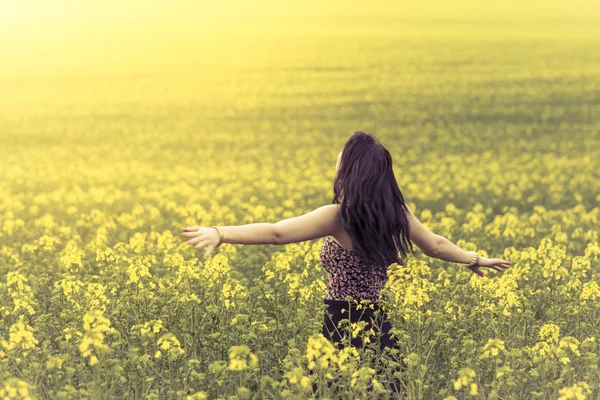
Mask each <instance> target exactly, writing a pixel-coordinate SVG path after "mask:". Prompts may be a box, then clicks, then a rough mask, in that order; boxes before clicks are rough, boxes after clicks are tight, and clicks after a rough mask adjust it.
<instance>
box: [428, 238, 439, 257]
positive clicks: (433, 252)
mask: <svg viewBox="0 0 600 400" xmlns="http://www.w3.org/2000/svg"><path fill="white" fill-rule="evenodd" d="M442 239H443V238H442V237H441V236H439V235H436V237H435V240H434V241H433V243H432V244H431V246H429V248H428V251H427V253H426V255H427V256H429V257H433V258H439V256H440V251H441V245H442Z"/></svg>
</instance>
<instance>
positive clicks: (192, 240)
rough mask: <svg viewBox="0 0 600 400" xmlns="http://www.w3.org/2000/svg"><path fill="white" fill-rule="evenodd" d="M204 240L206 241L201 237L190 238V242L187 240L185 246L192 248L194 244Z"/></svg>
mask: <svg viewBox="0 0 600 400" xmlns="http://www.w3.org/2000/svg"><path fill="white" fill-rule="evenodd" d="M205 239H206V238H205V237H204V236H202V235H197V236H195V237H193V238H191V239H190V240H188V241H187V242H186V243H187V244H189V245H192V246H193V245H195V244H196V243H199V242H201V241H202V240H205Z"/></svg>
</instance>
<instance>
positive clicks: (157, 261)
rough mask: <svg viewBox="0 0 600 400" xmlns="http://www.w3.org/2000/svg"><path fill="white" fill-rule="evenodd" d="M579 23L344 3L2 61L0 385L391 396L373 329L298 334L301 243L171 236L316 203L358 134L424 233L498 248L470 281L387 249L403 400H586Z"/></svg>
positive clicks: (591, 116)
mask: <svg viewBox="0 0 600 400" xmlns="http://www.w3.org/2000/svg"><path fill="white" fill-rule="evenodd" d="M586 21H588V20H582V21H577V20H564V21H562V22H556V21H554V22H548V21H546V22H544V21H543V20H535V21H525V22H523V21H521V22H520V23H517V22H515V23H514V24H512V25H511V24H506V25H504V24H502V23H501V22H498V21H497V20H492V21H491V22H489V23H483V22H482V23H475V22H473V23H472V24H465V25H460V24H454V23H451V22H447V23H443V22H439V21H438V22H436V21H435V20H431V21H430V20H423V21H421V22H422V24H421V23H419V24H417V23H411V22H407V21H405V22H404V23H401V22H394V21H393V20H388V19H385V20H383V22H381V23H378V22H377V20H369V19H365V20H364V21H363V22H364V24H367V26H369V29H359V30H356V31H355V30H353V29H351V28H350V27H347V26H345V25H344V26H337V25H334V26H336V27H337V28H339V29H337V28H336V29H337V30H336V31H335V33H336V35H328V34H326V33H324V32H321V31H315V32H313V34H312V35H305V36H303V35H301V34H300V33H298V34H297V35H291V34H290V35H287V36H286V35H283V36H278V37H277V38H275V37H274V36H264V37H260V38H258V37H246V38H242V37H238V38H234V39H235V40H234V39H232V38H222V39H221V40H222V41H223V44H222V45H221V46H214V47H210V48H209V47H208V45H207V44H205V43H203V42H193V43H190V46H191V48H194V49H197V50H198V53H199V54H196V55H194V54H191V53H185V54H183V53H182V54H174V55H172V57H171V58H169V59H168V63H167V62H166V61H165V64H164V65H162V66H160V68H162V69H158V67H157V66H156V64H152V63H150V62H148V63H147V64H143V63H142V64H135V65H134V64H131V65H129V64H125V63H123V64H122V65H120V66H119V65H118V64H114V63H113V64H110V62H109V61H107V65H106V69H104V68H103V67H102V65H98V66H95V67H94V66H90V67H89V68H88V69H82V70H81V71H82V72H81V73H80V74H75V73H73V72H72V71H71V72H64V73H62V74H55V75H53V76H49V75H43V74H42V75H40V74H38V75H35V76H33V75H31V76H29V75H27V71H25V72H23V73H22V75H18V76H17V75H14V76H8V77H7V75H3V77H0V82H1V83H2V87H3V88H4V89H5V90H2V92H1V93H0V108H1V109H2V110H3V112H2V113H0V160H1V161H0V171H1V176H2V179H0V316H1V318H0V398H5V399H6V398H8V399H38V398H39V399H81V398H89V399H105V398H111V399H112V398H114V399H190V400H191V399H228V400H233V399H279V398H284V399H306V398H311V397H316V398H323V399H380V398H381V399H385V398H390V396H391V394H390V393H389V387H388V385H389V382H391V381H392V379H393V372H392V371H393V367H394V365H393V361H390V358H389V357H388V354H377V353H376V352H375V351H374V348H375V346H373V345H374V344H375V343H376V342H377V335H376V333H375V332H373V331H365V330H364V329H363V328H364V325H361V324H351V325H350V324H348V325H346V326H345V327H343V329H347V332H348V335H349V336H350V337H357V336H361V337H364V338H365V346H363V347H362V348H354V347H346V348H344V349H341V350H340V349H337V348H335V347H334V346H333V345H332V344H331V343H330V342H328V341H327V340H325V339H324V337H323V336H322V335H321V334H320V330H321V326H322V323H323V312H324V308H325V307H324V304H323V299H324V298H325V296H326V275H325V271H324V270H323V268H322V266H321V265H320V262H319V251H320V249H321V244H322V239H318V240H312V241H306V242H302V243H292V244H288V245H284V246H272V245H235V244H227V243H226V244H222V245H221V246H220V247H219V248H217V249H216V250H215V251H214V252H213V255H212V257H210V258H208V259H205V258H204V257H203V256H202V254H203V250H201V251H196V250H194V249H193V248H190V247H189V246H187V245H185V238H183V237H182V236H181V235H180V232H181V230H182V228H183V227H185V226H192V225H201V226H211V225H241V224H247V223H255V222H277V221H278V220H281V219H285V218H291V217H294V216H297V215H301V214H304V213H307V212H309V211H311V210H313V209H315V208H317V207H319V206H321V205H325V204H328V203H331V198H332V197H333V191H332V186H333V179H334V176H335V175H334V174H335V162H336V157H337V154H338V153H339V151H341V150H342V148H343V145H344V143H345V141H346V140H347V139H348V138H349V137H350V136H351V134H352V133H353V132H354V131H356V130H367V131H370V132H372V133H374V134H375V135H376V136H377V137H378V138H379V140H380V141H381V142H382V144H384V145H385V146H386V147H387V148H388V149H389V150H390V152H391V154H392V157H393V159H394V171H395V174H396V178H397V181H398V184H399V186H400V188H401V190H402V192H403V195H404V196H405V199H406V200H407V202H408V204H409V206H410V207H411V208H412V209H413V210H414V211H415V214H416V215H417V217H418V218H419V219H420V220H421V222H423V224H424V225H426V226H427V227H428V228H429V229H430V230H431V231H433V232H434V233H436V234H439V235H442V236H445V237H447V238H448V239H450V240H452V241H453V242H454V243H456V244H457V245H458V246H459V247H461V248H463V249H465V250H475V251H477V253H478V254H480V255H482V256H489V257H501V258H504V259H506V260H509V261H512V262H513V263H514V264H513V266H512V267H511V268H509V269H508V270H506V271H505V272H503V273H499V272H496V271H492V270H488V269H484V270H485V271H484V273H486V276H485V277H483V278H480V277H478V276H477V275H476V274H474V273H472V272H471V271H470V270H468V269H466V268H464V267H463V266H461V265H459V264H454V263H449V262H445V261H442V260H438V259H433V258H430V257H427V256H425V255H424V254H422V252H420V251H419V250H418V248H416V247H415V249H416V252H415V254H414V255H413V256H411V257H409V258H408V259H407V260H406V262H405V263H404V264H405V265H400V264H392V265H390V266H389V269H388V276H389V280H388V282H387V284H386V287H385V289H384V291H383V295H384V296H383V297H382V300H381V303H382V304H383V305H384V307H385V309H386V312H387V314H388V316H389V317H390V320H391V322H392V326H393V330H392V332H393V334H394V336H395V337H396V340H397V341H398V346H399V349H398V352H397V353H396V354H395V355H396V356H398V357H400V358H401V359H402V360H403V361H404V363H405V364H406V370H405V371H403V373H402V374H401V376H400V377H401V379H402V382H403V390H404V392H405V397H404V398H407V399H444V400H456V399H489V400H494V399H560V400H566V399H578V400H579V399H597V398H600V351H599V350H600V348H599V343H598V342H599V341H600V240H599V233H600V228H599V227H600V207H598V203H599V201H600V175H599V174H598V171H600V157H598V154H600V141H599V139H600V137H599V136H598V132H599V131H600V79H599V78H600V53H598V51H597V48H598V45H599V44H600V43H599V41H600V30H599V29H598V26H600V24H592V23H590V22H589V21H588V22H586ZM368 24H370V25H368ZM398 27H402V29H400V28H398ZM290 29H291V28H290ZM330 33H331V32H330ZM276 39H277V40H276ZM194 46H195V47H194ZM203 46H204V47H203ZM209 49H210V51H211V53H210V55H211V57H202V54H203V53H202V52H203V51H204V52H205V53H204V54H207V52H208V51H209ZM219 50H220V51H219ZM132 65H134V67H135V68H134V67H133V66H132ZM140 65H141V66H140ZM117 67H119V68H121V69H118V68H117ZM111 68H112V69H111ZM64 71H68V70H67V69H66V68H65V69H64ZM107 71H108V72H107ZM132 71H133V72H132ZM165 71H167V72H168V73H166V72H165ZM361 306H362V307H365V308H366V307H369V304H368V302H364V304H362V305H361ZM380 365H383V371H384V373H382V374H377V373H375V372H376V367H377V366H380ZM313 384H316V385H317V388H318V391H317V393H315V394H313V392H312V386H313Z"/></svg>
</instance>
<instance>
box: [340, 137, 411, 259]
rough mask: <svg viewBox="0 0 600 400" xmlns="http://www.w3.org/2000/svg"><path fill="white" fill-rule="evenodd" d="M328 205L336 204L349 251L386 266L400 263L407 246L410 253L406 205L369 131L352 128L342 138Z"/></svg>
mask: <svg viewBox="0 0 600 400" xmlns="http://www.w3.org/2000/svg"><path fill="white" fill-rule="evenodd" d="M332 204H340V205H341V206H340V211H341V219H342V223H343V225H344V228H345V229H346V231H348V233H349V234H350V237H351V238H352V251H353V252H354V253H356V254H357V255H358V256H359V257H360V258H362V259H363V260H367V261H370V263H372V264H374V265H376V266H378V267H381V268H387V267H388V266H389V265H390V264H393V263H398V264H400V265H404V262H403V260H402V259H403V258H405V257H406V255H407V254H408V250H410V252H411V253H413V252H414V249H413V246H412V242H411V241H410V225H409V222H408V208H407V206H406V203H405V202H404V196H402V192H401V191H400V188H399V187H398V183H397V182H396V177H395V176H394V172H393V170H392V156H391V154H390V152H389V151H388V150H387V149H386V148H385V147H384V146H383V145H382V144H381V143H379V141H378V140H377V138H376V137H375V136H374V135H373V134H371V133H369V132H363V131H357V132H354V134H353V135H352V136H351V137H350V139H348V141H347V142H346V145H345V146H344V150H343V151H342V157H341V160H340V166H339V170H338V173H337V175H336V177H335V181H334V183H333V201H332ZM398 252H400V253H401V254H402V257H401V258H400V257H399V256H398Z"/></svg>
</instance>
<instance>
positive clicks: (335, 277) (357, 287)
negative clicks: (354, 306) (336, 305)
mask: <svg viewBox="0 0 600 400" xmlns="http://www.w3.org/2000/svg"><path fill="white" fill-rule="evenodd" d="M320 256H321V265H322V266H323V268H325V271H327V299H331V300H344V301H345V300H346V296H351V297H352V298H353V299H354V300H358V301H360V300H364V299H368V300H371V301H372V302H376V301H377V300H378V299H379V294H380V292H381V289H383V287H384V286H385V283H386V282H387V279H388V275H387V271H386V270H384V269H381V268H372V269H367V268H365V264H364V262H363V261H362V259H361V258H360V257H359V256H358V254H356V253H355V252H353V251H350V250H346V249H345V248H344V247H343V246H342V245H341V244H339V243H338V242H337V241H335V240H333V239H332V238H331V237H329V236H327V237H325V239H324V241H323V247H322V248H321V253H320Z"/></svg>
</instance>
